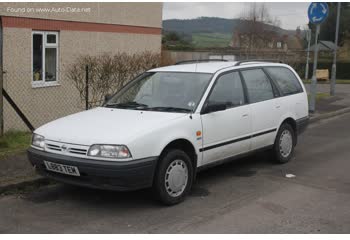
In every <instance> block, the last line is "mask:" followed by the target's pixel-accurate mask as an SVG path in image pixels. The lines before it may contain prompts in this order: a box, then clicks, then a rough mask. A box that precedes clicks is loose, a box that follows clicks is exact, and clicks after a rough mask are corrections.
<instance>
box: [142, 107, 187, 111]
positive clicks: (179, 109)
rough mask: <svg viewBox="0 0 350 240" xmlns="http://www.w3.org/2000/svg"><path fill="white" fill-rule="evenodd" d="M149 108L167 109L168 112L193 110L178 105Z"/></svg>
mask: <svg viewBox="0 0 350 240" xmlns="http://www.w3.org/2000/svg"><path fill="white" fill-rule="evenodd" d="M148 110H154V111H166V112H192V110H191V109H188V108H178V107H152V108H148Z"/></svg>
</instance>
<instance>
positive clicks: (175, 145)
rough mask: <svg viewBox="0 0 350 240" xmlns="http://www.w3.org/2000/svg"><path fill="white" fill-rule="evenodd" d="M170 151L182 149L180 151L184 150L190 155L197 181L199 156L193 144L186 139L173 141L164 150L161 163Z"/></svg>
mask: <svg viewBox="0 0 350 240" xmlns="http://www.w3.org/2000/svg"><path fill="white" fill-rule="evenodd" d="M169 149H180V150H183V151H184V152H185V153H186V154H188V156H189V157H190V159H191V162H192V166H193V171H194V173H193V177H194V179H195V176H196V172H197V170H196V169H197V161H198V155H197V152H196V148H195V147H194V145H193V144H192V142H191V141H189V140H187V139H185V138H178V139H175V140H172V141H171V142H169V143H168V144H167V145H166V146H165V147H164V148H163V149H162V151H161V154H160V156H159V161H161V158H162V156H163V155H164V154H165V153H166V151H167V150H169ZM159 161H158V164H159Z"/></svg>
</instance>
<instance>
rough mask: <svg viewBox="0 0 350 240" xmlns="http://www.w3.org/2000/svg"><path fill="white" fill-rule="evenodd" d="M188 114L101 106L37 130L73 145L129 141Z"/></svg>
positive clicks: (49, 137) (50, 137) (52, 138)
mask: <svg viewBox="0 0 350 240" xmlns="http://www.w3.org/2000/svg"><path fill="white" fill-rule="evenodd" d="M186 115H187V114H186V113H169V112H154V111H139V110H129V109H113V108H104V107H98V108H95V109H92V110H88V111H84V112H80V113H76V114H72V115H69V116H67V117H63V118H60V119H57V120H55V121H52V122H50V123H47V124H45V125H43V126H42V127H40V128H38V129H37V130H35V133H37V134H40V135H42V136H44V137H45V138H46V139H48V140H53V141H59V142H66V143H72V144H81V145H91V144H98V143H101V144H103V143H106V144H127V143H128V142H129V141H131V140H133V139H134V138H135V137H137V136H138V135H140V134H143V133H146V132H150V131H152V129H155V128H157V127H159V126H160V125H162V124H166V123H168V122H169V121H173V120H175V119H177V118H180V117H184V116H186Z"/></svg>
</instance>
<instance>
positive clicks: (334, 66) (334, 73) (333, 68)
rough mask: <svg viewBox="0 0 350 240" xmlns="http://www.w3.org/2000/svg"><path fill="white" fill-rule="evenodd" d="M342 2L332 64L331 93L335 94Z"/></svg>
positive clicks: (338, 8) (338, 12)
mask: <svg viewBox="0 0 350 240" xmlns="http://www.w3.org/2000/svg"><path fill="white" fill-rule="evenodd" d="M340 4H341V3H340V2H338V7H337V25H336V28H335V49H334V53H333V54H334V55H333V64H332V76H331V89H330V94H331V96H334V94H335V81H336V80H335V79H336V75H337V51H338V33H339V17H340Z"/></svg>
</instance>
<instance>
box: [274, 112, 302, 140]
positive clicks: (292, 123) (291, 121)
mask: <svg viewBox="0 0 350 240" xmlns="http://www.w3.org/2000/svg"><path fill="white" fill-rule="evenodd" d="M284 123H288V124H289V125H290V126H291V127H292V128H293V131H294V139H295V144H294V145H296V144H297V141H298V132H297V131H298V129H297V122H296V120H295V119H294V118H292V117H287V118H285V119H284V120H283V121H282V122H281V124H280V125H279V127H278V131H279V129H280V128H281V126H282V125H283V124H284Z"/></svg>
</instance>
